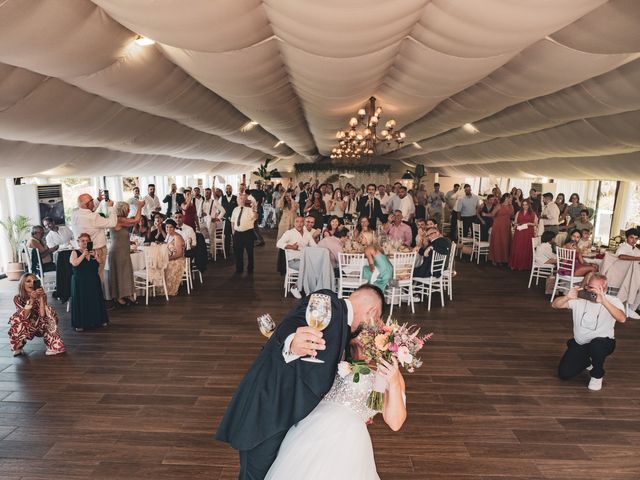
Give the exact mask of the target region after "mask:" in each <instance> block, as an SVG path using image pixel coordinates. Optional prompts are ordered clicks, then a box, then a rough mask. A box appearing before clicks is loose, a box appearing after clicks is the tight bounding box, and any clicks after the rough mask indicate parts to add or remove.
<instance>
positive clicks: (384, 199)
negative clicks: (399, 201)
mask: <svg viewBox="0 0 640 480" xmlns="http://www.w3.org/2000/svg"><path fill="white" fill-rule="evenodd" d="M376 198H377V199H378V200H380V208H382V213H384V214H385V215H388V214H389V210H388V209H387V203H389V200H391V195H389V194H388V193H387V187H385V186H384V185H378V193H376Z"/></svg>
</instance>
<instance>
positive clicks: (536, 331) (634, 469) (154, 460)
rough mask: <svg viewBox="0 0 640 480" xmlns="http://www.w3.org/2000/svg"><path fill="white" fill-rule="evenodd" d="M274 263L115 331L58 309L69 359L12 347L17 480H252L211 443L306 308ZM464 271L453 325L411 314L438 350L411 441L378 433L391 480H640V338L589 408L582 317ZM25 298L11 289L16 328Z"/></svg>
mask: <svg viewBox="0 0 640 480" xmlns="http://www.w3.org/2000/svg"><path fill="white" fill-rule="evenodd" d="M275 253H276V252H275V248H274V240H273V236H272V235H271V236H269V235H268V236H267V246H266V247H263V248H257V249H256V254H257V255H256V259H257V262H256V272H255V273H254V274H253V275H247V274H246V273H245V274H244V275H241V276H238V275H234V274H233V270H234V267H233V265H232V264H231V263H230V262H229V261H227V262H225V261H222V262H218V263H217V264H214V263H211V264H210V269H209V271H208V272H207V274H206V275H205V283H204V284H203V285H198V286H197V287H196V289H195V291H194V292H193V293H192V295H191V296H187V295H186V294H183V293H181V294H180V295H179V296H178V297H176V298H172V299H171V300H170V301H169V303H168V304H165V301H164V299H161V298H157V299H153V300H152V302H151V305H149V307H144V306H137V307H133V308H129V309H125V310H114V311H111V312H110V316H111V325H110V326H109V327H108V328H106V329H102V330H100V331H94V332H84V333H76V332H74V331H72V329H71V328H70V325H69V323H70V322H69V316H68V314H66V313H64V311H65V309H64V306H60V305H59V304H57V303H56V304H55V305H56V307H57V309H58V312H59V313H60V315H61V318H62V325H63V327H62V332H63V338H64V341H65V343H66V346H67V352H68V353H66V354H65V355H61V356H59V357H45V356H44V346H43V344H42V340H40V339H36V340H34V341H32V342H30V343H29V344H28V345H27V347H26V352H27V355H25V356H22V357H18V358H12V357H11V355H10V352H9V346H8V342H7V337H6V333H3V336H2V338H1V340H0V480H8V479H12V480H13V479H24V480H26V479H43V480H44V479H46V480H54V479H85V478H86V479H142V478H149V479H157V480H163V479H207V480H211V479H225V480H230V479H234V478H236V476H237V472H238V457H237V454H236V453H235V451H233V450H232V449H230V448H228V447H227V446H226V445H224V444H221V443H218V442H216V441H214V440H213V438H212V436H213V432H214V430H215V428H216V425H217V423H218V421H219V419H220V417H221V415H222V413H223V411H224V408H225V406H226V404H227V401H228V400H229V398H230V396H231V395H232V393H233V391H234V389H235V387H236V385H237V384H238V382H239V380H240V378H241V376H242V374H243V373H244V372H245V370H246V369H247V367H248V366H249V365H250V363H251V362H252V360H253V358H254V357H255V355H256V353H257V352H258V350H259V349H260V346H261V345H262V344H263V342H264V338H263V337H262V336H261V335H260V333H259V331H258V329H257V326H256V321H255V318H256V316H257V315H259V314H262V313H266V312H268V313H271V314H272V315H273V317H274V318H276V319H278V318H280V317H281V316H282V315H283V314H284V313H285V312H286V311H287V310H288V309H289V308H291V307H292V306H293V305H294V303H295V300H294V299H292V298H291V297H289V298H287V299H283V296H282V295H283V289H282V278H281V277H280V276H279V275H278V274H277V273H276V272H275V263H276V260H275V259H276V255H275ZM457 271H458V274H459V275H458V277H457V278H456V279H455V283H454V300H453V302H447V304H446V307H445V308H441V307H440V304H439V300H436V301H435V303H434V306H433V307H432V310H431V312H430V313H427V312H426V307H425V306H424V305H421V304H418V305H417V306H416V307H417V308H416V314H415V315H411V313H410V311H409V310H408V309H407V308H406V307H404V306H403V308H402V310H401V311H400V314H399V318H400V319H401V320H406V321H409V322H415V323H419V324H420V325H422V326H423V327H424V329H425V330H426V331H433V332H434V333H435V337H434V339H433V341H432V342H431V344H429V345H428V346H427V347H425V350H424V354H423V359H424V361H425V365H424V367H423V368H422V369H421V370H420V371H418V372H417V373H415V374H412V375H406V381H407V398H408V410H409V415H408V419H407V422H406V424H405V426H404V428H403V429H402V430H401V431H400V432H398V433H393V432H391V431H390V430H389V429H388V428H387V427H386V426H385V425H384V423H383V421H382V419H381V418H379V417H378V418H376V421H375V424H374V425H372V426H371V427H370V431H371V436H372V439H373V443H374V448H375V454H376V461H377V465H378V469H379V472H380V476H381V478H382V479H385V480H401V479H412V480H418V479H419V480H422V479H440V478H442V479H449V480H452V479H483V480H488V479H497V478H501V479H505V478H506V479H511V478H515V479H636V480H637V479H638V478H640V373H639V371H640V322H638V321H628V322H627V323H626V324H625V325H620V326H618V328H617V330H616V333H617V341H618V345H617V350H616V351H615V353H614V354H613V355H612V356H611V357H610V358H609V360H608V361H607V364H606V368H607V375H606V377H605V382H604V388H603V390H602V391H601V392H590V391H588V390H587V388H586V384H587V382H588V377H587V375H586V374H585V375H581V376H580V377H579V378H577V379H575V380H574V381H570V382H561V381H559V380H558V379H557V378H556V377H555V370H556V366H557V363H558V360H559V358H560V355H561V354H562V352H563V349H564V344H565V341H566V340H567V339H568V338H570V337H571V318H570V313H569V312H568V311H563V312H556V311H552V310H551V308H550V306H549V302H548V298H547V297H545V296H544V295H543V292H542V286H540V287H538V288H532V289H531V290H528V289H527V288H526V284H527V277H528V276H527V274H525V273H514V272H510V271H507V270H504V269H497V268H494V267H492V266H490V265H484V264H483V265H480V266H477V265H475V264H473V265H471V264H469V263H468V262H467V261H466V260H465V261H463V262H458V264H457ZM16 287H17V285H16V283H10V282H8V281H7V280H2V281H0V290H1V293H0V300H1V302H0V311H1V316H2V318H4V319H8V317H9V315H10V313H11V312H12V311H13V310H12V304H11V297H12V295H13V293H14V290H15V289H16ZM5 332H6V327H5ZM345 448H349V446H348V445H345ZM301 461H304V459H301ZM300 480H304V479H300Z"/></svg>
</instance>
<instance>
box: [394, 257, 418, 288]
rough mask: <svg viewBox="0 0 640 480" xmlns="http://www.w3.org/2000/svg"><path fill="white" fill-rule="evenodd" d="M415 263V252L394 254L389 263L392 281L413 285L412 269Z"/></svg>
mask: <svg viewBox="0 0 640 480" xmlns="http://www.w3.org/2000/svg"><path fill="white" fill-rule="evenodd" d="M415 263H416V252H410V253H396V254H395V255H394V256H393V259H392V261H391V264H392V265H393V278H394V280H397V281H398V282H399V283H409V284H411V283H413V267H414V265H415Z"/></svg>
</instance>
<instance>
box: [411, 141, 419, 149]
mask: <svg viewBox="0 0 640 480" xmlns="http://www.w3.org/2000/svg"><path fill="white" fill-rule="evenodd" d="M411 145H413V146H414V147H415V148H417V149H418V150H422V147H421V146H420V144H419V143H418V142H413V143H412V144H411Z"/></svg>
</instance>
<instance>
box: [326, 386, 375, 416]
mask: <svg viewBox="0 0 640 480" xmlns="http://www.w3.org/2000/svg"><path fill="white" fill-rule="evenodd" d="M373 378H374V375H373V374H369V375H360V381H359V382H358V383H353V375H347V376H346V377H345V378H342V377H341V376H340V375H337V374H336V378H335V380H334V381H333V386H332V387H331V390H329V393H327V394H326V395H325V396H324V399H323V400H322V401H323V402H332V403H337V404H339V405H344V406H345V407H348V408H350V409H351V410H353V411H354V412H355V413H356V414H357V415H358V416H359V417H360V418H362V421H363V422H366V421H367V420H369V419H370V418H372V417H373V416H374V415H375V414H376V413H378V412H376V411H375V410H371V409H370V408H368V407H367V398H368V397H369V393H370V392H371V390H372V387H373Z"/></svg>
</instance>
